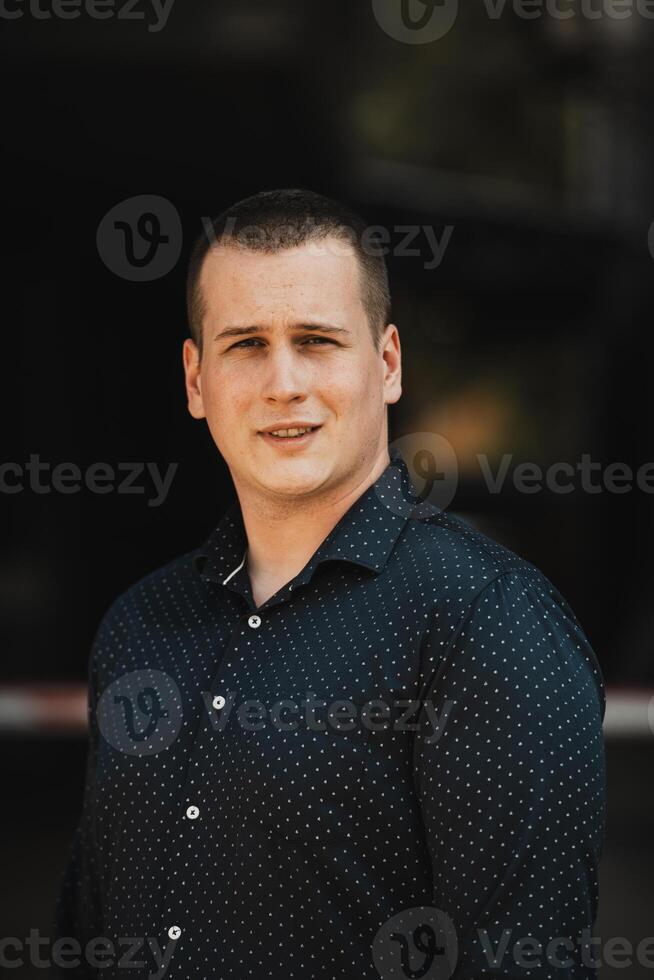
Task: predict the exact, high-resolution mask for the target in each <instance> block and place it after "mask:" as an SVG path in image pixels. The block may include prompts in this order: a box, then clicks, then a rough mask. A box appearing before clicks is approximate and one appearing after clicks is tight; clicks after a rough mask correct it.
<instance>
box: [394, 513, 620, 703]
mask: <svg viewBox="0 0 654 980" xmlns="http://www.w3.org/2000/svg"><path fill="white" fill-rule="evenodd" d="M406 542H407V546H409V547H411V549H412V550H413V551H414V552H415V551H416V550H418V551H419V552H420V553H421V555H422V557H421V559H420V560H421V561H424V562H425V563H427V564H428V565H429V568H430V571H431V573H432V574H433V575H434V578H435V584H434V586H433V589H432V593H433V594H432V603H431V610H430V616H429V626H428V629H427V633H426V635H425V637H424V650H423V653H424V656H425V663H424V665H423V669H424V671H425V674H427V675H428V674H429V673H431V672H433V671H434V670H436V671H437V672H439V673H440V672H442V671H443V670H447V671H448V672H451V671H453V672H455V673H456V672H462V676H463V675H465V677H466V678H467V679H468V680H470V679H471V678H474V677H479V678H482V680H483V681H485V682H486V683H490V682H491V680H492V682H493V683H494V684H497V683H498V676H503V672H505V673H506V677H505V678H504V679H505V680H506V681H507V683H508V680H509V678H510V677H511V676H513V677H514V678H515V676H518V675H519V676H520V677H523V675H524V677H523V680H524V682H525V683H526V681H527V678H531V683H538V681H539V680H540V681H542V682H543V683H545V684H547V685H549V684H551V683H552V682H553V679H554V678H556V677H558V678H559V680H560V683H561V688H562V690H563V689H565V688H566V686H567V684H568V683H570V685H571V687H570V689H572V690H573V689H576V690H579V689H580V688H585V689H587V690H588V691H589V692H590V691H592V692H593V694H592V698H593V700H596V698H597V696H599V701H600V703H601V710H602V714H603V711H604V684H603V677H602V672H601V669H600V666H599V663H598V660H597V657H596V655H595V652H594V650H593V648H592V646H591V644H590V642H589V640H588V637H587V636H586V634H585V632H584V630H583V628H582V626H581V623H580V622H579V620H578V618H577V616H576V615H575V613H574V611H573V609H572V607H571V606H570V604H569V602H568V601H567V599H566V598H565V597H564V596H563V595H562V594H561V592H560V591H559V590H558V589H557V588H556V586H555V585H554V584H553V583H552V582H551V581H550V579H549V578H548V577H547V576H546V575H545V573H544V572H542V571H541V570H540V569H539V568H537V567H536V566H535V565H533V564H532V563H531V562H529V561H527V560H526V559H525V558H523V557H521V556H519V555H517V554H515V553H514V552H512V551H511V550H510V549H508V548H506V547H504V546H503V545H501V544H499V543H498V542H496V541H493V540H492V539H491V538H489V537H487V536H486V535H485V534H483V533H482V532H480V531H478V530H476V529H474V528H472V527H471V526H469V525H467V524H465V522H463V521H462V520H460V519H458V518H456V517H454V516H452V515H446V514H444V513H443V512H437V513H434V514H433V515H430V516H429V518H428V519H427V520H425V521H414V520H411V521H410V522H409V525H408V526H407V528H406ZM473 668H474V669H473ZM498 672H499V673H498Z"/></svg>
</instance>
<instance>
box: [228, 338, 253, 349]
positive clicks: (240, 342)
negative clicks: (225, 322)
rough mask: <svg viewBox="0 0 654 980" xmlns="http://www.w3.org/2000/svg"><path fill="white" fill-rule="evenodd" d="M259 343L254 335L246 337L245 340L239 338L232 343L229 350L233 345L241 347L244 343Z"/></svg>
mask: <svg viewBox="0 0 654 980" xmlns="http://www.w3.org/2000/svg"><path fill="white" fill-rule="evenodd" d="M259 343H260V341H259V340H257V338H256V337H248V339H247V340H239V341H238V342H237V343H236V344H232V346H231V347H230V350H232V349H233V348H234V347H243V346H244V345H246V344H259Z"/></svg>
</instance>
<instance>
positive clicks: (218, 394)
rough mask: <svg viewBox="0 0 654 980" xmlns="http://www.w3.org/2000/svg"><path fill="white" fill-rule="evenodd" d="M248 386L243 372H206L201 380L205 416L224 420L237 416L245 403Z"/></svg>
mask: <svg viewBox="0 0 654 980" xmlns="http://www.w3.org/2000/svg"><path fill="white" fill-rule="evenodd" d="M249 390H250V386H249V385H248V384H247V382H246V380H245V378H244V376H243V372H242V371H241V372H235V371H229V370H218V369H217V368H213V369H211V370H208V371H207V373H206V375H204V376H203V379H202V398H203V401H204V409H205V412H206V413H207V415H209V414H211V415H213V416H216V415H218V416H220V417H221V418H226V417H229V416H233V415H238V414H239V412H240V411H241V410H242V406H243V405H244V404H245V402H246V401H247V395H248V391H249Z"/></svg>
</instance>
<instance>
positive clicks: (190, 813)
mask: <svg viewBox="0 0 654 980" xmlns="http://www.w3.org/2000/svg"><path fill="white" fill-rule="evenodd" d="M186 816H187V817H188V818H189V820H195V818H196V817H199V816H200V811H199V810H198V808H197V807H196V806H190V807H189V808H188V810H187V811H186Z"/></svg>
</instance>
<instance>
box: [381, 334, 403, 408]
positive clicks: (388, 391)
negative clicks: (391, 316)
mask: <svg viewBox="0 0 654 980" xmlns="http://www.w3.org/2000/svg"><path fill="white" fill-rule="evenodd" d="M380 347H381V355H382V358H383V360H384V402H385V404H386V405H394V404H395V402H399V400H400V398H401V397H402V351H401V348H400V334H399V332H398V329H397V327H396V326H395V324H394V323H389V324H388V326H387V327H386V330H385V331H384V335H383V337H382V340H381V345H380Z"/></svg>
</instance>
